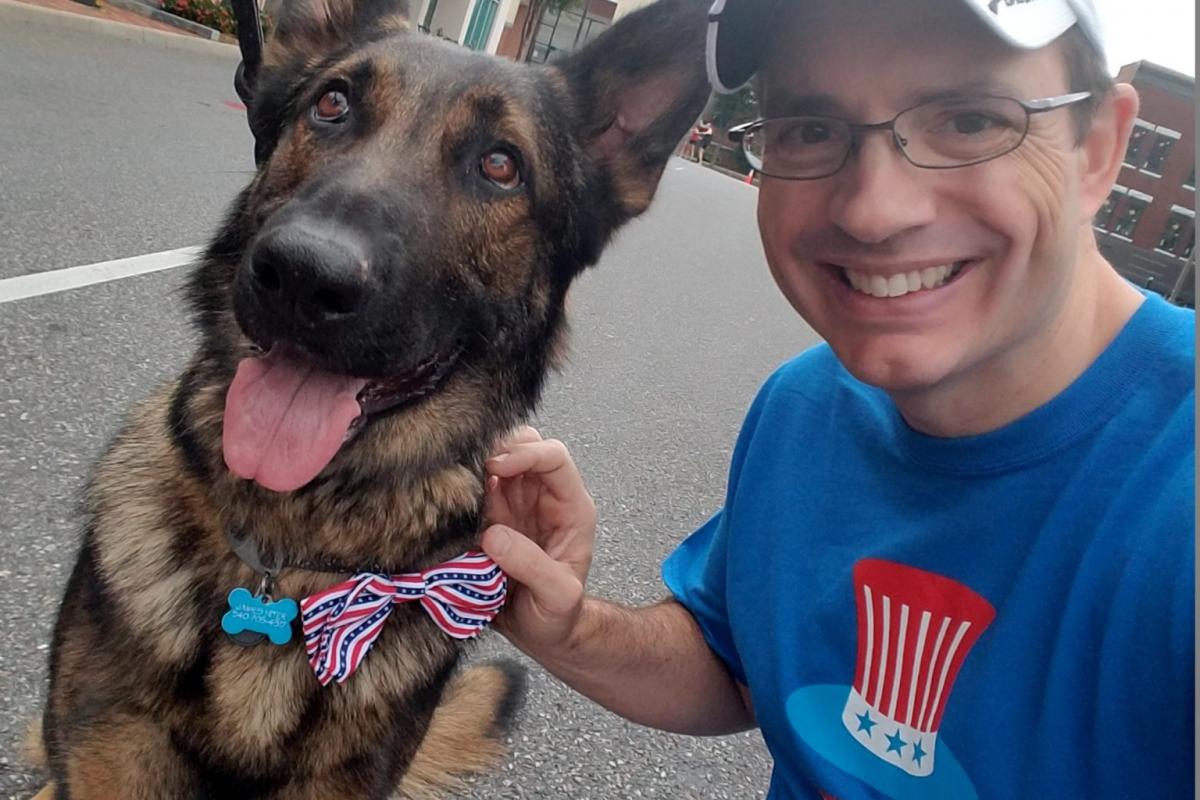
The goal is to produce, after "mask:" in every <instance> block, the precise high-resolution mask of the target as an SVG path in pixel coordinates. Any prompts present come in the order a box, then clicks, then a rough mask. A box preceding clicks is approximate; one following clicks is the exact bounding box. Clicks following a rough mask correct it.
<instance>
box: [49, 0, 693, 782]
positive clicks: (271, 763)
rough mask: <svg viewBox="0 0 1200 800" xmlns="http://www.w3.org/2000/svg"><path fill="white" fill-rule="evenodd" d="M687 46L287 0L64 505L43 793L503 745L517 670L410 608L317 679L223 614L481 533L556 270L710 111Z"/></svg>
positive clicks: (672, 39) (653, 11) (401, 774)
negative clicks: (92, 456)
mask: <svg viewBox="0 0 1200 800" xmlns="http://www.w3.org/2000/svg"><path fill="white" fill-rule="evenodd" d="M704 28H705V15H704V8H703V0H661V1H660V2H659V3H656V4H654V5H652V6H649V7H647V8H645V9H642V10H640V11H638V12H635V13H633V14H630V15H629V16H627V17H626V18H624V19H623V20H621V21H620V22H619V23H618V24H616V25H614V26H613V27H612V28H611V29H610V30H609V31H608V32H606V33H605V34H603V35H602V36H600V37H599V38H598V39H597V40H595V41H594V42H592V43H591V44H590V45H589V46H587V47H586V48H584V49H583V50H581V51H579V52H578V53H576V54H574V55H573V56H571V57H569V58H567V59H564V60H563V61H561V62H558V63H556V64H552V65H548V66H529V65H518V64H514V63H511V62H508V61H504V60H502V59H496V58H492V57H487V56H482V55H479V54H475V53H471V52H470V51H468V50H466V49H465V48H461V47H458V46H455V45H452V44H448V43H446V42H443V41H440V40H439V39H437V38H435V37H432V36H427V35H424V34H420V33H418V32H416V31H413V30H411V25H410V22H409V20H408V9H407V7H406V4H405V3H404V2H403V0H294V2H293V3H292V4H291V5H290V6H288V7H287V8H286V9H285V11H284V12H283V13H282V14H281V18H280V19H279V21H278V24H277V26H276V28H275V30H274V31H273V33H272V36H271V39H270V40H269V41H268V43H267V46H266V49H265V52H264V58H263V64H262V68H261V69H260V70H259V72H258V74H257V77H256V81H255V83H254V85H253V87H251V93H250V96H249V103H248V115H249V121H250V125H251V128H252V131H253V132H254V133H255V136H256V138H257V140H258V145H259V153H260V154H261V156H262V158H261V163H260V165H259V168H258V169H257V171H256V173H255V175H254V178H253V180H252V181H251V182H250V184H249V185H248V186H247V187H246V188H245V190H243V191H242V192H241V194H240V195H239V196H238V198H237V199H236V201H235V203H234V205H233V207H232V209H231V210H230V212H229V213H228V215H227V217H226V219H225V221H224V223H223V226H222V227H221V229H220V231H219V232H218V233H217V235H216V236H215V237H214V239H213V240H212V242H211V243H210V244H209V246H208V247H207V250H206V251H205V253H204V255H203V257H202V260H201V261H200V263H199V264H198V265H197V267H196V269H195V272H194V273H193V275H192V277H191V279H190V283H189V289H188V300H189V303H190V307H191V311H192V316H193V319H194V322H195V325H196V327H197V328H198V330H199V334H200V337H199V340H200V343H199V346H198V350H197V352H196V353H195V355H194V356H193V357H192V358H191V360H190V361H189V363H188V365H187V367H186V369H185V371H184V372H183V374H182V375H181V376H180V377H179V378H178V379H177V380H175V381H173V382H171V383H170V384H169V385H167V386H165V387H163V388H161V389H160V390H159V391H157V392H156V393H155V394H154V395H153V396H152V397H151V398H150V399H149V400H148V401H146V402H145V403H144V404H143V405H141V406H140V407H139V408H137V409H136V410H135V412H134V413H133V415H132V417H131V419H130V420H129V421H128V423H127V425H126V426H125V427H124V428H123V430H122V431H121V432H120V433H119V434H118V436H117V437H116V439H115V441H114V442H113V444H112V445H111V447H110V448H109V450H108V451H107V453H106V455H104V456H103V458H102V459H101V461H100V463H99V465H98V467H97V469H96V471H95V474H94V475H93V477H92V480H91V482H90V483H89V487H88V489H87V492H86V495H85V511H86V514H87V523H86V530H85V533H84V537H83V543H82V547H81V550H80V553H79V557H78V561H77V563H76V564H75V567H74V570H73V572H72V573H71V576H70V579H69V582H68V584H67V588H66V592H65V597H64V599H63V602H62V607H61V610H60V615H59V618H58V622H57V626H56V628H55V631H54V637H53V644H52V648H51V655H50V688H49V693H48V702H47V706H46V709H45V714H44V717H43V720H42V736H41V739H42V743H43V744H44V750H45V752H44V754H43V755H44V756H45V759H46V767H47V770H48V773H49V779H50V781H49V785H48V786H47V787H46V788H45V789H44V790H43V791H42V792H41V793H40V794H39V798H55V799H56V800H68V798H69V800H115V799H117V798H119V799H120V800H160V799H162V800H180V799H181V798H184V799H189V798H211V799H212V800H238V799H240V798H263V799H269V800H309V799H311V800H318V799H324V798H339V799H340V798H355V799H356V800H372V799H376V798H388V797H392V796H394V795H395V794H396V793H398V792H399V793H404V794H408V795H417V794H421V793H422V792H424V791H430V790H433V791H440V790H442V789H444V788H445V787H448V786H452V785H453V781H454V779H455V777H456V776H457V775H460V774H462V773H465V772H470V771H476V770H479V769H486V768H487V767H488V766H490V765H494V764H495V762H496V760H497V759H498V758H499V757H501V756H502V754H503V749H502V736H503V733H504V731H505V726H506V725H507V722H508V719H509V717H511V715H512V711H513V707H514V704H515V699H516V697H517V695H518V693H519V688H520V684H521V678H520V677H519V675H518V674H517V672H515V671H514V670H512V669H507V668H504V667H497V666H490V665H482V666H478V667H475V668H472V669H468V670H465V671H462V672H460V673H458V674H457V676H456V666H457V664H458V661H459V659H460V655H461V654H462V652H463V648H462V646H461V643H460V642H459V641H457V640H456V639H453V638H451V637H450V636H447V635H446V633H444V632H443V631H442V630H441V629H440V628H439V627H437V625H436V624H435V622H434V620H433V619H432V617H431V615H430V614H428V613H426V611H425V610H424V609H423V608H422V607H421V604H419V603H404V604H397V605H396V606H395V608H394V609H393V610H392V613H391V616H390V618H388V619H387V620H386V624H384V625H383V626H382V628H381V630H380V632H379V635H378V638H377V639H376V640H375V643H374V646H373V649H371V650H370V652H369V653H368V655H367V656H366V657H365V658H363V660H362V661H361V666H360V667H359V668H358V670H357V671H356V672H355V673H354V674H353V675H351V676H350V677H349V678H348V679H346V680H345V681H344V682H333V683H329V684H328V685H321V683H319V682H318V680H317V679H316V677H315V676H314V673H313V671H312V669H311V668H310V665H309V663H308V658H307V657H306V652H305V647H304V646H303V645H302V643H301V642H300V641H299V638H300V637H299V636H296V637H293V638H292V640H291V641H290V642H288V643H287V644H281V645H277V644H271V643H267V642H261V643H258V644H256V645H252V646H243V644H240V643H238V642H237V641H235V638H234V637H231V636H230V635H228V634H227V633H226V631H223V630H222V626H221V621H222V618H223V615H224V614H225V613H226V612H227V611H228V610H229V606H228V605H227V598H228V597H229V595H230V593H231V591H232V590H233V589H235V588H238V587H247V588H248V589H249V590H251V591H252V590H254V589H255V587H256V586H259V587H260V588H261V586H262V581H263V580H264V579H263V578H262V576H261V575H260V574H259V568H270V567H273V568H274V570H275V571H274V574H273V575H272V576H271V579H270V580H271V586H270V592H264V596H270V597H272V598H295V599H297V600H299V599H300V598H304V597H307V596H310V595H313V594H315V593H318V592H322V591H323V590H325V589H328V588H329V587H330V586H333V585H335V584H339V583H340V582H343V581H346V580H347V579H348V578H349V577H350V576H352V575H355V574H356V573H359V572H374V573H384V574H396V573H407V572H413V571H420V570H424V569H426V568H428V567H431V566H433V565H437V564H440V563H442V562H445V561H446V560H447V559H453V558H455V557H456V556H458V555H460V554H462V553H463V552H464V551H467V550H470V549H471V548H472V547H473V546H475V545H476V543H477V541H478V534H479V530H480V527H481V507H482V498H483V494H484V491H483V487H484V469H483V462H484V459H485V458H486V457H487V455H488V453H489V451H490V449H491V448H492V447H493V446H494V444H495V442H496V441H497V440H498V439H499V438H500V437H502V436H503V435H504V434H505V433H506V432H507V431H509V430H511V429H512V428H513V426H514V425H515V424H517V423H518V422H519V421H521V420H523V419H525V418H526V417H527V416H528V415H529V414H530V413H532V411H533V410H534V408H535V405H536V403H537V401H538V398H539V394H540V392H541V389H542V385H543V381H544V379H545V377H546V375H547V372H548V370H550V369H551V368H554V367H555V366H556V365H557V363H558V361H559V359H560V358H561V354H562V353H563V352H564V337H565V331H566V323H565V318H564V300H565V297H566V294H567V290H568V287H569V285H570V283H571V281H572V280H573V279H574V278H575V276H576V275H578V274H579V273H580V272H581V271H582V270H583V269H584V268H585V267H587V266H589V265H591V264H593V263H595V262H596V260H597V258H598V257H599V255H600V252H601V250H602V248H603V247H604V245H605V243H606V242H607V241H608V240H609V238H610V236H611V234H612V233H613V232H614V231H615V230H616V229H617V228H618V226H620V225H621V224H622V223H624V222H626V221H627V220H629V219H630V218H632V217H634V216H636V215H637V214H639V213H641V212H642V211H644V210H645V209H646V207H647V206H648V204H649V203H650V201H651V199H652V197H653V194H654V192H655V188H656V186H657V184H658V181H659V178H660V177H661V175H662V172H663V169H664V167H665V165H666V163H667V160H668V158H669V156H670V154H671V152H672V150H673V149H674V146H675V145H676V144H677V142H678V141H679V140H680V139H681V137H682V136H683V135H684V133H685V132H686V131H687V130H688V128H689V127H690V125H691V124H692V122H693V121H694V120H695V119H696V117H697V115H698V114H699V113H700V111H701V109H702V107H703V105H704V103H705V101H706V99H707V97H708V87H707V83H706V81H705V78H704V67H703V57H704V47H703V37H704ZM290 625H291V626H292V627H293V628H295V630H296V632H298V631H299V620H294V621H292V622H291V623H290ZM285 629H286V626H285ZM251 638H253V634H251Z"/></svg>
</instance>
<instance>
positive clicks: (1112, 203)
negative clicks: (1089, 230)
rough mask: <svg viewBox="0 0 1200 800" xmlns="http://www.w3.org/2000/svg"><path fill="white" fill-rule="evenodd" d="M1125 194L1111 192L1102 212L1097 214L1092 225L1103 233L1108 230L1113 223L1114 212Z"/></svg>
mask: <svg viewBox="0 0 1200 800" xmlns="http://www.w3.org/2000/svg"><path fill="white" fill-rule="evenodd" d="M1123 194H1125V192H1123V191H1118V190H1117V189H1113V190H1112V191H1111V192H1109V194H1108V198H1107V199H1105V201H1104V205H1102V206H1100V210H1099V211H1097V212H1096V218H1095V219H1094V220H1093V221H1092V224H1093V225H1095V226H1096V227H1097V228H1099V229H1100V230H1102V231H1106V230H1108V224H1109V223H1110V222H1111V221H1112V216H1113V211H1115V210H1116V208H1117V203H1119V202H1120V201H1121V195H1123Z"/></svg>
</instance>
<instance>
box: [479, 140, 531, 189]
mask: <svg viewBox="0 0 1200 800" xmlns="http://www.w3.org/2000/svg"><path fill="white" fill-rule="evenodd" d="M479 171H480V172H482V173H483V177H485V178H487V179H488V180H489V181H491V182H492V183H494V184H496V185H497V186H499V187H500V188H501V189H515V188H517V187H518V186H520V185H521V169H520V168H519V167H518V166H517V159H515V158H514V157H513V155H512V153H509V152H508V151H507V150H489V151H488V152H486V153H484V154H483V158H481V159H480V161H479Z"/></svg>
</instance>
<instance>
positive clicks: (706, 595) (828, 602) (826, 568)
mask: <svg viewBox="0 0 1200 800" xmlns="http://www.w3.org/2000/svg"><path fill="white" fill-rule="evenodd" d="M1194 341H1195V316H1194V314H1193V313H1192V312H1190V311H1185V310H1182V309H1178V308H1175V307H1173V306H1170V305H1168V304H1167V303H1166V302H1164V301H1163V300H1161V299H1160V298H1158V297H1156V296H1151V297H1149V298H1148V299H1147V300H1146V301H1145V302H1144V303H1143V304H1142V306H1141V307H1140V308H1139V310H1138V311H1137V312H1136V313H1135V314H1134V316H1133V318H1132V319H1131V320H1130V321H1129V323H1128V324H1127V325H1126V326H1125V328H1124V330H1123V331H1122V332H1121V333H1120V335H1119V336H1118V337H1117V338H1116V339H1115V340H1114V342H1113V343H1112V344H1111V345H1110V346H1109V347H1108V348H1107V349H1106V350H1105V351H1104V353H1102V354H1101V356H1100V357H1099V358H1098V359H1097V360H1096V362H1095V363H1094V364H1093V365H1092V366H1091V367H1090V368H1089V369H1088V370H1087V371H1086V372H1085V373H1084V374H1083V375H1082V376H1080V378H1079V379H1078V380H1076V381H1075V382H1074V383H1073V384H1072V385H1071V386H1070V387H1068V388H1067V389H1066V390H1065V391H1063V392H1062V393H1061V394H1060V395H1059V396H1058V397H1056V398H1054V399H1053V400H1052V401H1050V402H1049V403H1047V404H1046V405H1044V406H1042V407H1041V408H1039V409H1037V410H1035V411H1034V412H1032V413H1030V414H1028V415H1027V416H1025V417H1023V418H1022V419H1019V420H1017V421H1015V422H1013V423H1011V424H1009V425H1007V426H1005V427H1003V428H1001V429H999V430H996V431H993V432H991V433H987V434H983V435H981V436H971V437H964V438H948V439H947V438H935V437H930V436H925V435H923V434H920V433H918V432H916V431H914V430H913V429H912V428H910V427H908V425H907V424H906V423H905V422H904V420H903V419H902V418H901V416H900V415H899V413H898V411H897V410H896V407H895V405H894V404H893V403H892V402H891V401H890V399H889V398H888V397H887V395H886V394H884V393H883V392H881V391H880V390H878V389H876V388H873V387H870V386H867V385H865V384H863V383H861V382H859V381H857V380H855V379H854V378H853V377H852V376H850V375H849V374H848V373H847V372H846V371H845V369H844V368H843V367H842V366H841V365H840V364H839V363H838V361H837V360H836V358H835V357H834V355H833V353H832V351H831V350H830V349H829V348H828V347H827V346H820V347H816V348H814V349H812V350H809V351H808V352H806V353H804V354H802V355H801V356H799V357H798V358H796V359H795V360H793V361H791V362H790V363H788V364H786V365H785V366H783V367H782V368H781V369H779V370H778V371H777V372H776V373H775V374H774V375H773V376H772V377H771V378H770V380H769V381H768V382H767V383H766V385H765V386H764V387H763V389H762V391H761V393H760V394H759V396H758V397H757V399H756V400H755V402H754V404H753V406H752V407H751V409H750V411H749V413H748V415H747V417H746V421H745V426H744V428H743V429H742V433H741V435H740V437H739V439H738V444H737V448H736V450H735V452H734V456H733V462H732V467H731V472H730V478H729V487H728V494H727V497H726V502H725V506H724V508H723V509H722V510H721V511H720V512H719V513H718V514H717V515H716V516H714V517H713V518H712V519H711V520H710V521H709V522H708V523H706V524H705V525H704V526H703V527H701V528H700V529H699V530H698V531H696V532H695V533H694V534H693V535H692V536H691V537H689V538H688V539H687V541H685V542H684V543H683V544H682V545H680V547H679V548H678V549H677V550H676V551H675V552H674V553H673V554H672V555H671V556H670V558H669V559H668V560H667V561H666V563H665V564H664V566H663V576H664V579H665V580H666V583H667V585H668V587H669V588H670V590H671V591H672V593H673V594H674V595H675V597H676V598H677V599H678V600H679V601H680V602H681V603H682V604H683V605H684V606H686V607H687V608H688V609H689V610H690V611H691V612H692V613H693V614H694V615H695V617H696V620H697V621H698V623H699V624H700V627H701V628H702V630H703V631H704V635H705V638H706V639H707V641H708V643H709V645H710V646H711V647H712V648H713V650H714V651H715V652H716V653H717V654H718V655H719V656H720V657H721V658H722V659H723V660H724V661H725V663H726V664H727V665H728V667H729V670H730V672H731V673H732V674H733V675H734V677H736V678H737V680H739V681H740V682H742V683H743V684H745V685H746V686H748V687H749V689H750V692H751V696H752V698H753V701H754V708H755V712H756V714H757V717H758V722H759V726H760V728H761V730H762V735H763V738H764V739H765V741H766V744H767V746H768V748H769V749H770V751H771V753H772V755H773V757H774V759H775V768H774V772H773V775H772V779H771V793H770V797H771V798H775V799H776V800H783V799H784V798H838V800H852V799H853V798H878V797H890V798H921V800H935V799H936V798H955V800H957V799H958V798H972V797H980V798H984V800H991V799H992V798H1050V797H1055V798H1058V797H1068V798H1190V797H1192V796H1193V783H1194V780H1193V722H1194V714H1193V694H1194V692H1193V671H1192V670H1193V660H1194V644H1193V626H1194V610H1193V591H1194V580H1193V569H1194V555H1193V549H1194V512H1193V501H1194V485H1195V470H1194V453H1195V444H1194V441H1193V426H1194V416H1193V415H1194V405H1195V390H1194V377H1193V376H1194V354H1193V350H1194Z"/></svg>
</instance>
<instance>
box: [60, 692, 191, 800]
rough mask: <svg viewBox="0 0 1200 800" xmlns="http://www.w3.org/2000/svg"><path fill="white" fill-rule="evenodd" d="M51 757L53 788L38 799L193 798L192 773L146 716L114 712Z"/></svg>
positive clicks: (163, 730)
mask: <svg viewBox="0 0 1200 800" xmlns="http://www.w3.org/2000/svg"><path fill="white" fill-rule="evenodd" d="M71 738H72V741H71V742H70V743H69V744H68V745H67V746H66V747H65V748H64V750H63V752H61V753H58V754H55V755H54V756H52V758H51V771H52V773H53V778H54V780H55V781H56V782H57V783H58V784H59V785H60V786H61V788H59V789H58V790H57V793H55V794H47V792H52V791H54V789H55V784H54V783H51V784H50V786H47V787H46V788H45V789H43V790H42V792H43V793H42V794H39V795H38V796H37V800H50V798H56V799H57V798H67V797H69V798H70V800H181V798H188V797H195V796H197V792H198V788H199V784H198V781H197V776H196V773H195V770H194V769H193V768H192V767H191V766H190V764H189V763H188V761H187V759H186V758H185V757H184V756H183V754H181V753H180V752H179V751H178V750H177V749H176V748H175V746H174V745H173V744H172V742H171V736H170V734H169V733H168V731H167V730H166V728H164V727H163V726H161V725H159V724H157V723H156V722H154V721H153V720H151V719H148V718H146V717H141V716H137V715H134V714H130V713H119V712H118V713H112V714H109V715H106V716H104V717H102V718H100V719H98V720H95V721H89V723H88V724H87V727H86V729H84V730H77V731H74V732H73V735H72V737H71Z"/></svg>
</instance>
